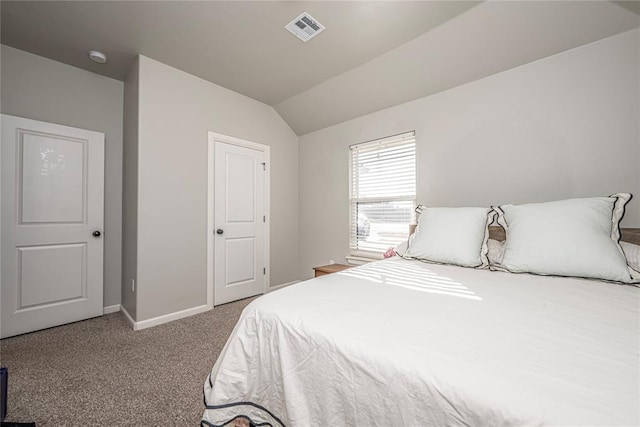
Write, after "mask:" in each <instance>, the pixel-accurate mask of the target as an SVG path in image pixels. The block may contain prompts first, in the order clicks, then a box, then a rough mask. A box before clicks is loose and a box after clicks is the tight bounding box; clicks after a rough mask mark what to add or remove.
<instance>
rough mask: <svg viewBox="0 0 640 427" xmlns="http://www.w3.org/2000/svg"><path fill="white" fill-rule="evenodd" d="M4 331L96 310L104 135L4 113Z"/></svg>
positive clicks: (99, 307)
mask: <svg viewBox="0 0 640 427" xmlns="http://www.w3.org/2000/svg"><path fill="white" fill-rule="evenodd" d="M1 124H2V152H1V154H2V213H1V224H0V225H1V231H2V248H1V261H2V273H1V277H2V285H1V293H0V296H1V297H2V298H1V299H2V301H1V303H0V304H1V307H0V308H1V309H2V314H1V320H2V324H1V326H0V335H1V336H2V338H5V337H10V336H12V335H18V334H22V333H25V332H31V331H35V330H38V329H44V328H48V327H51V326H57V325H61V324H64V323H69V322H74V321H77V320H82V319H86V318H89V317H94V316H100V315H101V314H102V310H103V308H102V288H103V283H102V268H103V267H102V252H103V243H102V241H103V240H102V235H101V234H102V226H103V203H104V135H103V134H101V133H98V132H92V131H87V130H82V129H76V128H71V127H67V126H61V125H55V124H51V123H45V122H39V121H36V120H29V119H23V118H19V117H13V116H7V115H4V114H3V115H2V122H1Z"/></svg>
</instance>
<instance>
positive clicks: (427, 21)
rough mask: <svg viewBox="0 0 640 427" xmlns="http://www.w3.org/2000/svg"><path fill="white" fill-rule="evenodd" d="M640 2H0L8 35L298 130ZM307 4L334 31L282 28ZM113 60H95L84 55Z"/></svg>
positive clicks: (438, 82) (581, 35)
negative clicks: (139, 72) (239, 106)
mask: <svg viewBox="0 0 640 427" xmlns="http://www.w3.org/2000/svg"><path fill="white" fill-rule="evenodd" d="M639 4H640V3H638V2H633V1H631V2H610V1H584V2H583V1H546V2H545V1H531V2H529V1H489V2H478V1H417V2H411V1H344V2H326V1H325V2H323V1H305V2H289V1H273V2H269V1H162V2H160V1H2V5H1V9H0V12H1V15H2V21H1V37H2V39H1V40H2V43H3V44H6V45H9V46H13V47H16V48H18V49H22V50H26V51H29V52H32V53H35V54H38V55H41V56H44V57H48V58H51V59H54V60H57V61H60V62H64V63H67V64H70V65H73V66H76V67H80V68H84V69H87V70H89V71H93V72H96V73H99V74H103V75H106V76H109V77H113V78H116V79H120V80H123V79H124V76H125V75H126V73H127V71H128V69H129V67H130V66H131V64H132V63H133V61H134V59H135V57H136V56H137V55H144V56H148V57H150V58H153V59H155V60H158V61H160V62H163V63H165V64H168V65H171V66H173V67H176V68H178V69H181V70H183V71H186V72H188V73H191V74H194V75H196V76H198V77H201V78H203V79H206V80H208V81H211V82H213V83H216V84H219V85H221V86H224V87H226V88H228V89H231V90H234V91H236V92H239V93H241V94H244V95H246V96H249V97H251V98H254V99H257V100H259V101H262V102H265V103H267V104H270V105H273V106H274V108H275V109H276V110H277V111H278V113H279V114H280V115H281V116H282V117H283V118H284V119H285V120H286V121H287V123H288V124H289V125H290V126H291V128H292V129H293V130H294V131H295V132H296V133H297V134H299V135H301V134H305V133H308V132H312V131H314V130H317V129H320V128H323V127H325V126H330V125H332V124H335V123H339V122H341V121H344V120H348V119H350V118H353V117H357V116H360V115H363V114H367V113H370V112H373V111H377V110H380V109H382V108H386V107H389V106H392V105H397V104H399V103H402V102H406V101H410V100H412V99H416V98H420V97H423V96H427V95H429V94H432V93H436V92H439V91H442V90H445V89H448V88H451V87H454V86H457V85H460V84H464V83H466V82H469V81H472V80H476V79H479V78H482V77H486V76H488V75H491V74H494V73H496V72H500V71H503V70H507V69H509V68H513V67H516V66H518V65H522V64H525V63H527V62H531V61H534V60H537V59H540V58H543V57H546V56H549V55H553V54H555V53H559V52H562V51H564V50H567V49H571V48H574V47H577V46H581V45H584V44H586V43H590V42H593V41H595V40H599V39H602V38H605V37H608V36H611V35H614V34H618V33H621V32H624V31H628V30H631V29H633V28H637V27H639V26H640V15H639V13H640V7H639ZM303 11H307V12H308V13H310V14H311V15H312V16H313V17H314V18H316V19H317V20H318V21H319V22H321V23H322V24H323V25H324V26H325V27H326V30H325V31H324V32H322V33H320V34H319V35H318V36H317V37H315V38H313V39H312V40H310V41H308V42H307V43H303V42H301V41H300V40H298V39H297V38H295V37H294V36H293V35H292V34H290V33H289V32H288V31H286V30H285V29H284V25H286V24H287V23H288V22H289V21H291V20H292V19H293V18H295V17H296V16H298V15H299V14H300V13H301V12H303ZM89 49H97V50H100V51H102V52H104V53H106V54H107V56H108V57H109V62H108V63H107V64H104V65H98V64H95V63H93V62H91V61H90V60H89V59H88V57H87V50H89Z"/></svg>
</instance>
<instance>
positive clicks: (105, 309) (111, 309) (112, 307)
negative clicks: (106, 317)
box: [102, 304, 120, 314]
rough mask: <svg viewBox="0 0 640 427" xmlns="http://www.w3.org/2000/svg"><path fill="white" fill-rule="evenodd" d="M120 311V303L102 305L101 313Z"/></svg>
mask: <svg viewBox="0 0 640 427" xmlns="http://www.w3.org/2000/svg"><path fill="white" fill-rule="evenodd" d="M118 311H120V304H116V305H109V306H106V307H102V314H110V313H116V312H118Z"/></svg>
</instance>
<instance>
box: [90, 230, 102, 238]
mask: <svg viewBox="0 0 640 427" xmlns="http://www.w3.org/2000/svg"><path fill="white" fill-rule="evenodd" d="M92 234H93V237H100V236H101V235H102V233H100V232H99V231H98V230H96V231H94V232H93V233H92Z"/></svg>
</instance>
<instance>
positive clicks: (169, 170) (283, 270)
mask: <svg viewBox="0 0 640 427" xmlns="http://www.w3.org/2000/svg"><path fill="white" fill-rule="evenodd" d="M138 82H139V104H138V108H139V111H138V117H139V123H138V125H139V129H138V180H137V183H138V206H137V209H138V215H137V216H138V223H137V227H138V228H137V230H138V233H137V240H138V250H137V276H138V277H137V278H138V281H137V282H138V285H137V290H136V292H137V315H136V320H138V321H141V320H147V319H150V318H154V317H157V316H161V315H165V314H169V313H173V312H176V311H180V310H184V309H189V308H193V307H197V306H201V305H204V304H206V286H207V257H206V255H207V206H208V205H207V167H208V166H207V150H208V148H207V144H208V143H207V136H208V135H207V132H208V131H213V132H216V133H221V134H225V135H230V136H234V137H238V138H243V139H247V140H250V141H254V142H258V143H262V144H265V145H269V146H270V147H271V165H270V167H271V230H270V232H271V233H270V235H271V265H270V270H271V276H270V280H271V285H272V286H276V285H279V284H282V283H286V282H289V281H292V280H295V279H297V266H298V236H297V233H298V138H297V136H296V135H295V134H294V133H293V131H292V130H291V129H290V128H289V127H288V126H287V124H286V123H285V122H284V121H283V120H282V118H281V117H280V116H279V115H278V114H277V113H276V112H275V110H274V109H273V108H272V107H270V106H268V105H266V104H263V103H261V102H258V101H255V100H253V99H251V98H247V97H245V96H243V95H240V94H238V93H235V92H232V91H230V90H228V89H225V88H222V87H220V86H218V85H215V84H212V83H210V82H207V81H205V80H202V79H200V78H198V77H195V76H193V75H190V74H187V73H185V72H182V71H180V70H177V69H175V68H172V67H169V66H167V65H164V64H162V63H160V62H157V61H154V60H152V59H150V58H146V57H140V58H139V81H138ZM127 134H128V131H127ZM126 185H128V184H126ZM126 263H127V261H125V264H126ZM127 280H128V278H127Z"/></svg>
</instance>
